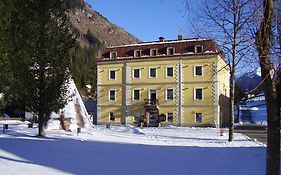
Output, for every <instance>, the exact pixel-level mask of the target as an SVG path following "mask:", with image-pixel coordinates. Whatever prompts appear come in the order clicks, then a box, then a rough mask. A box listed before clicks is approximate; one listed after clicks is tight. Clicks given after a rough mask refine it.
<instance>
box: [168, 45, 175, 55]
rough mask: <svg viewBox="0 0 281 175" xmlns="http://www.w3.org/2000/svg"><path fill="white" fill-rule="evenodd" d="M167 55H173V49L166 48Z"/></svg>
mask: <svg viewBox="0 0 281 175" xmlns="http://www.w3.org/2000/svg"><path fill="white" fill-rule="evenodd" d="M167 55H174V48H172V47H168V48H167Z"/></svg>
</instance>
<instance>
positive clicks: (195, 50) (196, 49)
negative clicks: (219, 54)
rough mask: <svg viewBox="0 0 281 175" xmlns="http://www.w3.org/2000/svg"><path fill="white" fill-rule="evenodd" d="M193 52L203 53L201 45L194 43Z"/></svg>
mask: <svg viewBox="0 0 281 175" xmlns="http://www.w3.org/2000/svg"><path fill="white" fill-rule="evenodd" d="M198 47H201V52H198ZM194 52H195V53H203V45H196V46H195V47H194Z"/></svg>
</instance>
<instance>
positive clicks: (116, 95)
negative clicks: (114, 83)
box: [108, 89, 117, 101]
mask: <svg viewBox="0 0 281 175" xmlns="http://www.w3.org/2000/svg"><path fill="white" fill-rule="evenodd" d="M110 91H114V100H112V99H110ZM116 93H117V91H116V89H109V90H108V100H109V101H116V96H117V95H116Z"/></svg>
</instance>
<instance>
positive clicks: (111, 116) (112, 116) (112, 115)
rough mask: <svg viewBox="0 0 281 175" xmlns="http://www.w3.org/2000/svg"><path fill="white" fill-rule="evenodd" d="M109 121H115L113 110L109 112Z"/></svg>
mask: <svg viewBox="0 0 281 175" xmlns="http://www.w3.org/2000/svg"><path fill="white" fill-rule="evenodd" d="M109 121H113V122H114V121H115V116H114V113H113V112H110V113H109Z"/></svg>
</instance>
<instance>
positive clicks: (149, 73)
mask: <svg viewBox="0 0 281 175" xmlns="http://www.w3.org/2000/svg"><path fill="white" fill-rule="evenodd" d="M151 69H155V77H152V76H151ZM148 71H149V72H148V76H149V78H157V68H156V67H150V68H149V69H148Z"/></svg>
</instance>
